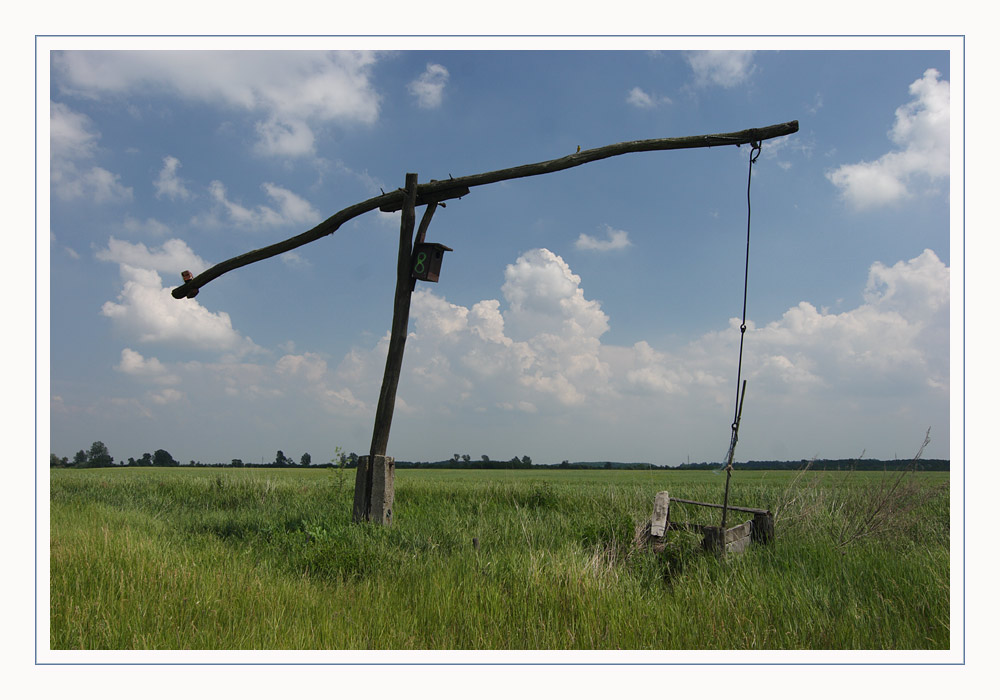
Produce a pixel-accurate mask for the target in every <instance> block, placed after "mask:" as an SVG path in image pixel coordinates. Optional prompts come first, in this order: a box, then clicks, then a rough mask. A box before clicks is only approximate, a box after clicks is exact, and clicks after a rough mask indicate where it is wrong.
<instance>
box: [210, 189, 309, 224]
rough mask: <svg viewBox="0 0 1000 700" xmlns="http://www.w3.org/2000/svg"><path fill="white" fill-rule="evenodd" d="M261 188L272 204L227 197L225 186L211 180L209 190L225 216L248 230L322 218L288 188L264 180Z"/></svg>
mask: <svg viewBox="0 0 1000 700" xmlns="http://www.w3.org/2000/svg"><path fill="white" fill-rule="evenodd" d="M261 189H262V190H263V191H264V193H265V194H266V195H267V196H268V198H269V199H270V200H271V202H272V204H273V205H274V206H268V205H266V204H258V205H257V206H255V207H253V208H250V207H246V206H243V205H242V204H240V203H239V202H235V201H233V200H231V199H230V198H229V194H228V192H227V190H226V186H225V185H224V184H222V183H221V182H220V181H218V180H213V181H212V182H211V183H210V184H209V186H208V191H209V194H210V195H211V197H212V199H213V200H214V201H215V202H216V203H217V205H219V207H220V209H221V211H222V212H223V214H224V215H225V217H226V218H227V219H228V220H229V221H230V222H232V223H234V224H236V225H239V226H245V227H248V228H251V229H263V228H276V227H281V226H287V225H290V224H314V223H318V222H319V221H320V220H321V217H320V214H319V212H318V211H317V210H316V209H315V208H314V207H313V206H312V205H311V204H310V203H309V202H308V201H307V200H306V199H304V198H303V197H300V196H299V195H297V194H295V193H294V192H292V191H291V190H289V189H286V188H284V187H280V186H278V185H275V184H274V183H270V182H265V183H264V184H263V185H261Z"/></svg>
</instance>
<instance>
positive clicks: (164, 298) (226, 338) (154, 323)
mask: <svg viewBox="0 0 1000 700" xmlns="http://www.w3.org/2000/svg"><path fill="white" fill-rule="evenodd" d="M97 257H98V259H100V260H105V261H107V262H113V263H117V264H118V266H119V270H120V272H121V276H122V289H121V292H119V294H118V298H117V300H115V301H107V302H105V303H104V304H103V306H102V307H101V314H102V315H103V316H105V317H107V318H109V319H111V320H112V321H113V322H114V323H115V324H116V326H117V327H118V329H119V331H120V332H121V333H123V334H124V335H126V336H127V337H129V338H132V339H134V340H135V341H136V342H140V343H148V344H169V345H175V346H182V347H189V348H196V349H204V350H214V351H219V352H229V353H235V354H244V353H247V352H250V351H254V350H257V349H258V348H257V346H256V345H255V344H254V343H253V341H252V340H250V339H249V338H245V337H243V336H242V335H240V334H239V333H238V332H237V331H236V330H235V329H234V328H233V325H232V321H231V320H230V318H229V314H227V313H225V312H224V311H218V312H212V311H209V310H208V309H206V308H205V307H203V306H202V305H201V304H200V303H198V301H197V299H174V297H173V296H172V295H171V293H170V291H171V289H172V288H173V287H174V286H176V285H164V284H163V280H162V278H161V277H160V275H159V272H160V271H165V272H168V273H169V274H171V275H176V276H177V277H176V278H175V279H177V284H180V282H181V280H180V277H179V275H180V272H181V271H183V270H191V271H192V272H194V273H195V274H197V273H198V272H199V271H201V270H203V269H204V268H206V267H207V263H205V262H204V261H203V260H202V259H201V258H200V257H199V256H197V255H196V254H195V253H194V252H193V251H192V250H191V249H190V248H189V247H188V246H187V244H186V243H184V242H183V241H181V240H179V239H172V240H169V241H166V242H165V243H164V244H163V246H161V247H160V248H159V249H153V250H150V249H149V248H147V247H146V246H145V245H144V244H142V243H129V242H127V241H120V240H117V239H115V238H113V237H112V238H111V239H109V241H108V247H107V249H105V250H102V251H99V252H98V253H97ZM140 359H141V358H140V357H138V356H136V355H131V354H129V355H128V357H124V356H123V361H122V364H120V365H119V368H120V369H121V370H122V371H124V372H127V373H133V374H134V373H135V371H136V370H137V369H138V368H140V367H143V366H144V365H143V364H142V363H141V362H139V360H140ZM146 369H147V370H148V369H149V367H148V366H146Z"/></svg>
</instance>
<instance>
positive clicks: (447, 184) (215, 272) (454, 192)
mask: <svg viewBox="0 0 1000 700" xmlns="http://www.w3.org/2000/svg"><path fill="white" fill-rule="evenodd" d="M798 130H799V123H798V121H790V122H785V123H783V124H772V125H771V126H765V127H761V128H758V129H744V130H743V131H734V132H732V133H728V134H706V135H704V136H681V137H675V138H662V139H646V140H643V141H624V142H622V143H615V144H611V145H610V146H602V147H600V148H591V149H589V150H586V151H580V152H579V153H574V154H571V155H568V156H564V157H562V158H555V159H553V160H547V161H543V162H541V163H531V164H528V165H519V166H517V167H514V168H506V169H504V170H493V171H490V172H486V173H480V174H478V175H466V176H464V177H458V178H450V179H448V180H432V181H430V182H428V183H425V184H423V185H417V199H416V200H415V204H416V203H428V204H429V203H431V202H438V201H442V200H444V199H449V198H453V197H459V196H461V195H462V194H464V193H465V192H466V188H469V187H478V186H479V185H488V184H491V183H494V182H500V181H502V180H514V179H516V178H521V177H530V176H532V175H544V174H546V173H554V172H558V171H560V170H566V169H567V168H575V167H577V166H579V165H584V164H586V163H592V162H593V161H596V160H603V159H605V158H611V157H613V156H620V155H624V154H626V153H640V152H643V151H670V150H677V149H684V148H711V147H712V146H734V145H735V146H738V145H741V144H744V143H756V142H760V141H764V140H766V139H773V138H777V137H779V136H787V135H788V134H794V133H795V132H797V131H798ZM403 198H404V191H403V190H401V189H400V190H395V191H393V192H389V193H386V194H382V195H380V196H378V197H372V198H371V199H366V200H365V201H363V202H359V203H358V204H353V205H351V206H349V207H347V208H346V209H342V210H340V211H338V212H337V213H336V214H334V215H333V216H331V217H330V218H329V219H327V220H326V221H324V222H323V223H321V224H319V225H318V226H315V227H314V228H311V229H309V230H308V231H306V232H304V233H300V234H299V235H297V236H293V237H292V238H289V239H287V240H284V241H281V242H279V243H274V244H273V245H269V246H266V247H264V248H258V249H256V250H251V251H249V252H247V253H243V254H242V255H237V256H236V257H234V258H230V259H229V260H225V261H223V262H220V263H218V264H216V265H213V266H212V267H210V268H209V269H207V270H205V271H204V272H202V273H200V274H198V275H196V276H195V277H193V278H192V279H191V280H189V281H187V282H185V283H184V284H182V285H181V286H179V287H175V288H174V289H173V290H172V291H171V294H172V295H173V296H174V298H175V299H183V298H185V297H187V295H188V293H190V292H192V291H194V290H196V289H201V288H202V287H204V286H205V285H206V284H208V283H209V282H211V281H212V280H214V279H216V278H218V277H220V276H222V275H224V274H225V273H227V272H231V271H232V270H235V269H237V268H240V267H243V266H244V265H249V264H251V263H255V262H258V261H260V260H266V259H267V258H271V257H274V256H275V255H281V254H282V253H287V252H288V251H290V250H294V249H295V248H298V247H299V246H302V245H305V244H306V243H311V242H313V241H315V240H318V239H320V238H322V237H323V236H329V235H331V234H332V233H334V232H335V231H337V229H339V228H340V227H341V226H342V225H344V224H345V223H347V222H348V221H350V220H351V219H353V218H355V217H358V216H361V215H362V214H365V213H367V212H370V211H373V210H375V209H380V208H381V209H385V210H386V211H389V210H393V209H398V208H399V207H400V206H402V202H403Z"/></svg>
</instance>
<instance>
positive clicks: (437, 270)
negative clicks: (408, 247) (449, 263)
mask: <svg viewBox="0 0 1000 700" xmlns="http://www.w3.org/2000/svg"><path fill="white" fill-rule="evenodd" d="M446 250H451V248H449V247H448V246H446V245H441V244H440V243H417V244H416V245H414V246H413V253H412V254H411V256H410V260H411V261H412V263H411V268H410V275H411V276H412V277H413V278H414V279H418V280H423V281H425V282H437V281H438V279H439V278H440V276H441V261H442V260H443V259H444V252H445V251H446Z"/></svg>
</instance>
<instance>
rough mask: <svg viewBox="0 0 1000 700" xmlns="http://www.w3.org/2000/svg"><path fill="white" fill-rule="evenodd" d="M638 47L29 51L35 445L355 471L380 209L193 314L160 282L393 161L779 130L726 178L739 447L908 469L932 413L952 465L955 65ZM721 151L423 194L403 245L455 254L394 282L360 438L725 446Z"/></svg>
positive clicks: (283, 231)
mask: <svg viewBox="0 0 1000 700" xmlns="http://www.w3.org/2000/svg"><path fill="white" fill-rule="evenodd" d="M147 43H149V44H152V43H153V42H147ZM328 43H329V45H333V44H334V42H333V41H332V40H331V41H330V42H328ZM442 43H443V42H442ZM660 43H661V44H662V45H663V48H662V49H661V50H652V51H651V50H646V49H647V48H649V44H648V43H647V45H645V46H643V47H642V50H640V49H638V48H637V49H633V50H615V51H605V50H584V51H569V50H548V51H529V50H517V51H510V50H506V51H466V50H448V49H436V48H433V46H432V42H426V44H427V47H428V48H427V49H426V50H379V51H352V52H348V53H338V52H329V51H322V50H319V51H276V50H259V51H252V52H232V51H219V50H212V51H204V52H190V51H187V52H181V51H169V50H164V51H140V52H121V51H110V52H109V51H94V50H73V51H66V52H62V51H54V52H52V53H51V54H49V58H50V67H49V69H48V70H47V71H46V72H47V75H46V76H45V77H47V78H48V79H49V84H48V93H49V96H50V120H49V123H48V127H49V128H50V132H51V135H50V140H49V146H50V154H49V159H50V163H51V169H50V178H51V186H50V193H49V194H50V209H49V212H48V213H49V221H48V228H49V231H50V238H49V242H50V246H49V274H50V308H49V315H50V318H49V326H50V368H51V371H50V387H49V389H50V402H51V413H50V420H51V451H52V452H54V453H55V454H57V455H59V456H68V457H72V456H73V454H74V453H75V452H76V451H77V450H80V449H87V448H88V447H89V446H90V444H91V443H92V442H93V441H95V440H101V441H103V442H104V443H105V444H106V445H107V446H108V448H109V450H110V452H111V454H112V456H113V457H114V458H115V459H116V460H120V459H121V460H125V459H127V458H128V457H130V456H134V457H139V456H141V455H142V453H144V452H153V451H154V450H156V449H160V448H163V449H167V450H168V451H170V452H171V454H172V455H173V456H174V457H175V458H177V459H179V460H181V461H183V462H187V461H188V460H192V459H194V460H204V461H222V462H229V461H230V460H231V459H234V458H239V459H243V460H244V461H258V460H261V459H264V460H268V461H269V460H271V459H273V457H274V455H275V452H276V451H277V450H282V451H283V452H284V453H285V454H286V455H288V456H291V457H293V458H295V459H298V458H299V457H300V455H301V454H302V453H304V452H309V453H310V454H311V455H312V456H313V459H314V461H324V460H326V459H329V458H331V457H332V456H333V451H334V447H335V446H341V447H343V448H344V449H345V450H347V451H354V452H358V453H364V452H366V451H367V449H368V444H369V442H370V440H371V430H372V421H373V416H374V410H375V404H376V402H377V398H378V390H379V384H380V382H381V377H382V371H383V367H384V358H385V347H386V343H387V334H388V329H389V324H390V321H391V315H392V295H393V288H394V271H395V255H396V245H397V239H398V227H399V216H398V214H394V215H388V214H380V213H377V212H372V213H369V214H365V215H363V216H361V217H359V218H357V219H355V220H353V221H351V222H349V223H348V224H346V225H345V226H343V227H342V228H341V229H340V230H339V231H338V232H337V233H336V234H335V235H333V236H330V237H327V238H324V239H321V240H319V241H317V242H314V243H311V244H309V245H307V246H304V247H302V248H299V249H297V250H296V251H294V252H293V253H292V254H288V255H285V256H282V257H279V258H274V259H271V260H268V261H264V262H260V263H255V264H253V265H251V266H248V267H244V268H241V269H239V270H237V271H234V272H231V273H228V274H226V275H224V276H223V277H221V278H219V279H217V280H215V281H214V282H212V283H210V284H209V285H207V286H206V287H205V288H204V289H203V290H202V292H201V293H200V294H199V296H198V297H197V298H196V299H192V300H183V301H177V300H174V299H173V298H172V297H171V296H170V293H169V290H170V289H171V288H173V287H174V286H176V285H177V284H179V283H180V282H181V279H180V272H181V271H182V270H185V269H189V270H191V271H192V272H194V273H195V274H197V273H199V272H201V271H202V270H204V269H206V268H207V267H208V266H210V265H212V264H215V263H217V262H220V261H222V260H225V259H227V258H230V257H233V256H235V255H238V254H240V253H244V252H246V251H249V250H251V249H254V248H259V247H262V246H264V245H268V244H270V243H273V242H276V241H279V240H283V239H285V238H288V237H290V236H292V235H295V234H298V233H300V232H302V231H305V230H307V229H309V228H312V227H313V226H314V225H315V224H317V223H318V222H319V221H321V220H323V219H325V218H326V217H328V216H330V215H331V214H333V213H335V212H336V211H338V210H340V209H343V208H345V207H347V206H349V205H351V204H354V203H356V202H359V201H362V200H365V199H368V198H370V197H372V196H374V195H377V194H379V192H380V189H384V190H386V191H389V190H391V189H394V188H396V187H399V186H401V185H402V183H403V179H404V176H405V173H407V172H416V173H418V174H419V176H420V181H421V182H426V181H427V180H430V179H443V178H447V177H448V176H449V175H454V176H456V177H458V176H460V175H469V174H473V173H478V172H483V171H487V170H493V169H498V168H504V167H510V166H514V165H520V164H524V163H530V162H536V161H541V160H547V159H550V158H555V157H559V156H562V155H566V154H569V153H572V152H575V151H576V149H577V147H578V146H579V147H581V148H583V149H587V148H594V147H598V146H603V145H607V144H611V143H616V142H620V141H626V140H633V139H644V138H656V137H665V136H687V135H695V134H707V133H718V132H729V131H737V130H741V129H745V128H750V127H758V126H765V125H768V124H774V123H779V122H785V121H789V120H792V119H797V120H798V121H799V124H800V131H799V132H798V133H797V134H795V135H793V136H789V137H783V138H781V139H775V140H771V141H767V142H765V143H764V145H763V150H762V153H761V156H760V158H759V160H758V161H757V164H756V165H755V166H754V171H753V189H752V198H753V218H752V241H751V264H750V281H749V303H748V314H747V315H748V321H749V325H750V330H749V331H748V333H747V337H746V348H745V351H744V353H745V354H744V377H745V378H746V379H747V380H748V388H747V399H746V406H745V410H744V416H743V424H742V427H741V432H740V443H739V447H738V450H737V459H770V458H774V459H808V458H812V457H817V456H818V457H820V458H840V457H851V456H857V455H859V454H861V453H862V452H864V453H865V455H866V456H868V457H876V458H892V457H894V456H897V455H898V456H899V457H901V458H902V457H908V456H911V455H912V453H913V452H914V451H915V449H916V448H917V447H918V446H919V444H920V441H921V440H922V438H923V435H924V431H925V430H926V429H927V428H928V427H931V429H932V433H931V435H932V443H931V445H930V446H929V447H928V449H927V450H926V451H925V456H929V457H948V456H949V453H950V439H949V432H950V427H949V423H950V420H951V418H952V415H951V411H950V401H951V390H950V372H951V367H950V362H949V355H950V350H949V327H950V323H951V321H952V319H951V314H950V304H951V281H952V280H951V274H950V268H951V255H952V246H953V236H956V235H957V236H960V235H961V232H960V231H953V230H952V229H953V226H952V220H953V212H952V211H951V208H950V206H949V201H950V197H951V194H952V193H951V192H950V187H951V181H950V177H949V172H950V166H951V157H950V155H951V150H950V141H949V139H950V138H951V134H952V131H951V109H952V106H953V105H952V98H951V68H952V65H951V63H952V60H953V57H952V56H951V55H950V54H949V52H948V51H944V50H879V51H872V50H856V49H853V48H852V49H849V50H837V51H828V50H816V51H802V50H780V51H778V50H772V49H770V48H761V49H753V50H749V49H747V48H746V46H747V42H741V43H740V47H741V50H731V51H688V50H672V49H671V47H670V43H669V42H667V41H662V42H660ZM927 44H928V46H931V45H935V44H934V43H933V42H927ZM107 45H108V42H107V41H104V42H102V43H101V46H102V47H107ZM855 45H857V43H856V42H855ZM936 45H937V46H940V43H938V44H936ZM259 46H260V48H261V49H267V48H268V44H267V42H265V41H261V42H259ZM283 46H286V47H287V42H285V43H284V44H283ZM714 46H716V47H717V46H718V42H716V44H714ZM762 46H763V43H762ZM95 47H96V42H95ZM315 47H316V44H315V42H310V43H309V44H308V48H315ZM84 48H87V47H86V46H84ZM354 48H357V47H354ZM39 70H40V72H42V71H43V70H45V67H44V66H40V67H39ZM43 126H44V125H43ZM39 135H40V138H42V137H43V136H44V134H43V133H42V132H40V134H39ZM959 143H960V142H959ZM748 155H749V153H748V149H747V148H746V147H744V148H735V147H731V148H730V147H726V148H713V149H694V150H690V151H673V152H660V153H645V154H632V155H626V156H621V157H617V158H613V159H610V160H605V161H600V162H597V163H592V164H588V165H584V166H581V167H579V168H574V169H572V170H568V171H564V172H561V173H555V174H550V175H543V176H539V177H533V178H528V179H524V180H518V181H512V182H507V183H500V184H494V185H487V186H483V187H479V188H475V189H473V191H472V192H471V193H470V194H469V195H468V196H466V197H464V198H463V199H461V200H456V201H453V202H449V203H448V206H447V208H445V209H443V210H442V209H439V210H438V212H437V213H436V214H435V217H434V220H433V223H432V224H431V227H430V231H429V233H428V240H430V241H436V242H441V243H443V244H445V245H448V246H449V247H451V248H453V249H454V252H451V253H448V254H446V257H445V260H444V266H443V269H442V277H441V281H440V282H439V283H437V284H428V283H418V285H417V289H416V292H415V294H414V297H413V305H412V309H411V318H410V334H411V335H410V337H409V339H408V341H407V346H406V355H405V358H404V362H403V379H402V381H401V383H400V387H399V392H398V403H397V407H396V412H395V418H394V421H393V429H392V435H391V438H390V443H389V453H390V454H391V455H393V456H395V457H396V458H397V459H403V460H437V459H446V458H448V457H450V456H451V455H452V454H454V453H459V454H465V453H468V454H471V455H473V456H474V457H476V458H478V457H479V456H480V455H483V454H486V455H489V456H490V457H491V458H493V459H509V458H511V457H513V456H514V455H525V454H527V455H530V456H531V457H532V459H533V460H534V461H535V462H559V461H562V460H564V459H568V460H571V461H575V460H622V461H646V462H653V463H656V464H677V463H680V462H683V461H685V460H688V459H690V460H691V461H717V460H721V459H722V458H723V457H724V456H725V452H726V448H727V447H728V441H729V425H730V422H731V420H732V412H733V401H734V395H735V389H736V358H737V347H738V342H739V331H738V329H737V327H736V326H738V320H737V321H736V322H735V324H734V321H733V319H738V317H739V316H740V313H741V309H742V289H743V259H744V258H743V256H744V253H745V249H744V245H745V236H746V178H747V158H748ZM418 215H419V212H418ZM39 230H40V231H41V230H44V229H42V228H41V227H40V228H39ZM40 235H41V234H40Z"/></svg>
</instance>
